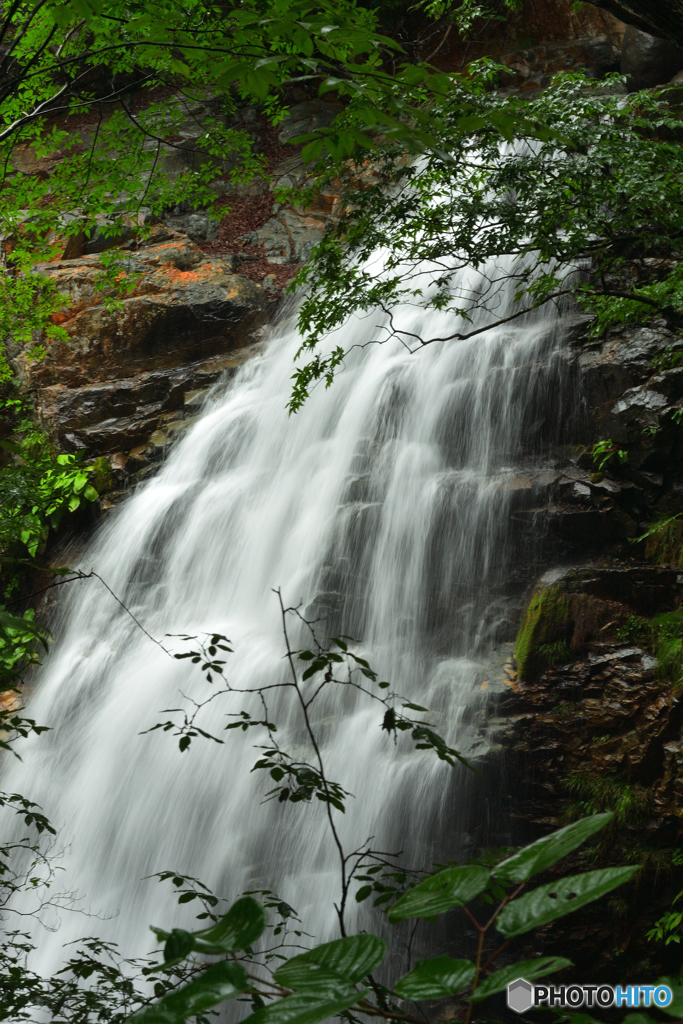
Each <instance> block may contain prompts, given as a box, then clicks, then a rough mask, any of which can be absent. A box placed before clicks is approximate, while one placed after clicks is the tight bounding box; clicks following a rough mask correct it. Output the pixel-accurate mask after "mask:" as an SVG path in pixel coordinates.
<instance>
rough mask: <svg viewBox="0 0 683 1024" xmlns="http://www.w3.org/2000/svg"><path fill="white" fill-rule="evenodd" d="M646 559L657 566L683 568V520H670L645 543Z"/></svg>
mask: <svg viewBox="0 0 683 1024" xmlns="http://www.w3.org/2000/svg"><path fill="white" fill-rule="evenodd" d="M645 557H646V558H647V560H648V562H653V563H654V564H655V565H671V566H673V567H674V568H676V569H681V568H683V519H670V520H668V521H666V522H664V523H662V525H661V528H659V529H657V530H656V531H655V532H653V533H651V534H650V536H649V537H648V538H647V540H646V541H645Z"/></svg>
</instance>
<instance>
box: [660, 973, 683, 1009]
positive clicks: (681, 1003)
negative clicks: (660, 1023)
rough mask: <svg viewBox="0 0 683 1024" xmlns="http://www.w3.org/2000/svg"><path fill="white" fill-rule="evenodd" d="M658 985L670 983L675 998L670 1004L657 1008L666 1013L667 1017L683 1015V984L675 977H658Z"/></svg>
mask: <svg viewBox="0 0 683 1024" xmlns="http://www.w3.org/2000/svg"><path fill="white" fill-rule="evenodd" d="M656 984H657V985H668V986H669V988H670V989H671V991H672V993H673V999H672V1000H671V1002H670V1003H669V1005H668V1006H659V1007H657V1009H659V1010H661V1011H662V1013H665V1014H666V1015H667V1017H683V985H681V983H680V981H675V980H674V979H673V978H658V979H657V981H656Z"/></svg>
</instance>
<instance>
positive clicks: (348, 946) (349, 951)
mask: <svg viewBox="0 0 683 1024" xmlns="http://www.w3.org/2000/svg"><path fill="white" fill-rule="evenodd" d="M386 950H387V944H386V942H385V941H384V939H380V938H379V936H377V935H349V936H347V937H346V938H344V939H336V940H335V941H334V942H326V943H325V944H324V945H323V946H316V947H315V949H309V950H308V951H307V952H306V953H301V954H300V956H295V957H292V959H291V960H288V961H287V963H285V964H283V965H282V967H278V969H277V971H276V972H275V977H276V980H277V981H279V982H280V984H282V985H286V986H287V987H288V988H294V987H295V986H294V985H293V984H290V982H289V981H286V980H285V978H286V977H288V978H293V977H294V976H295V975H294V974H293V973H292V972H293V971H298V970H299V968H300V966H301V965H306V964H318V965H319V966H320V967H325V968H329V969H330V970H332V971H335V972H336V973H337V974H338V975H339V976H340V977H341V978H343V979H344V980H345V981H346V982H347V984H348V983H352V982H357V981H360V980H361V978H364V977H366V975H368V974H369V973H370V971H372V970H373V969H374V968H375V967H377V965H378V964H380V963H381V962H382V960H383V959H384V954H385V953H386ZM300 976H301V977H303V976H304V975H303V974H301V975H300ZM297 977H299V975H297Z"/></svg>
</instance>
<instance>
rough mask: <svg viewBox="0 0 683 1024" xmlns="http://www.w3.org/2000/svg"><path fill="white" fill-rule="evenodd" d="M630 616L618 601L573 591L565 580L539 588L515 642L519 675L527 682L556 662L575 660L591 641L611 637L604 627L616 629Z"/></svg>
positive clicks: (528, 607) (534, 594)
mask: <svg viewBox="0 0 683 1024" xmlns="http://www.w3.org/2000/svg"><path fill="white" fill-rule="evenodd" d="M628 615H629V610H628V609H627V608H626V607H625V606H624V605H622V604H620V603H619V602H617V601H607V600H604V599H603V598H600V597H596V596H595V595H593V594H582V593H580V592H579V593H574V592H570V591H569V590H568V589H567V586H566V584H565V583H555V584H553V585H552V586H550V587H543V588H538V589H537V590H535V591H534V593H533V594H532V595H531V600H530V601H529V604H528V605H527V608H526V612H525V613H524V618H523V619H522V624H521V626H520V627H519V632H518V634H517V639H516V641H515V657H516V659H517V671H518V674H519V678H520V679H522V680H524V681H527V682H528V681H531V680H534V679H537V678H538V676H540V675H541V673H542V672H544V671H545V670H546V669H548V668H552V667H553V666H554V665H565V664H567V663H568V662H570V661H573V660H575V659H576V658H578V657H580V656H581V655H582V654H583V653H584V651H585V650H586V645H587V644H588V643H589V642H590V641H591V640H595V639H598V638H601V639H608V637H609V634H608V635H605V634H603V630H604V629H607V628H610V627H611V629H612V632H613V633H614V632H616V630H617V628H618V627H619V625H620V624H621V623H622V622H624V621H625V620H626V618H627V617H628Z"/></svg>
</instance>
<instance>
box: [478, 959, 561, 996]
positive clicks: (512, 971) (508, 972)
mask: <svg viewBox="0 0 683 1024" xmlns="http://www.w3.org/2000/svg"><path fill="white" fill-rule="evenodd" d="M571 966H572V962H571V960H565V959H564V957H561V956H541V957H539V958H538V959H537V960H522V961H521V963H518V964H508V966H507V967H501V969H500V970H499V971H496V972H495V974H489V976H488V978H484V980H483V981H482V982H480V984H479V985H477V990H476V992H475V994H474V995H473V996H472V999H473V1000H474V1002H479V1001H480V1000H482V999H488V997H489V996H492V995H495V993H496V992H503V991H504V990H505V989H506V988H507V987H508V985H509V984H510V982H511V981H515V980H516V979H517V978H524V979H525V981H533V980H534V979H535V978H542V977H543V976H544V975H546V974H552V973H553V971H561V970H563V969H564V968H565V967H571Z"/></svg>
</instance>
